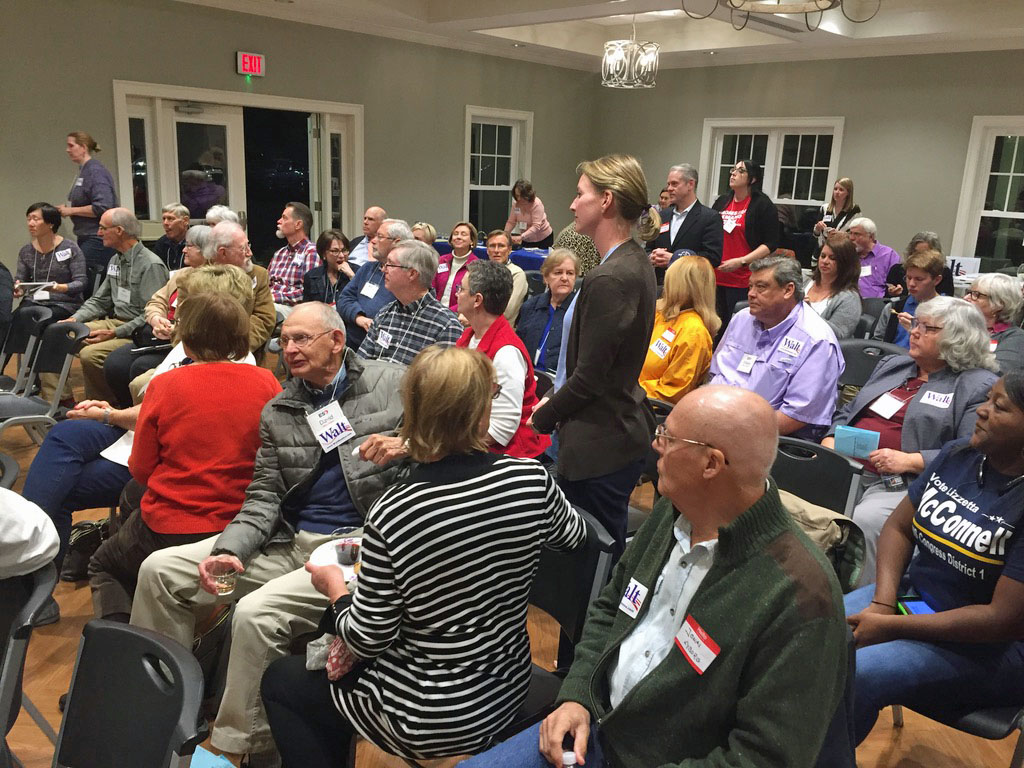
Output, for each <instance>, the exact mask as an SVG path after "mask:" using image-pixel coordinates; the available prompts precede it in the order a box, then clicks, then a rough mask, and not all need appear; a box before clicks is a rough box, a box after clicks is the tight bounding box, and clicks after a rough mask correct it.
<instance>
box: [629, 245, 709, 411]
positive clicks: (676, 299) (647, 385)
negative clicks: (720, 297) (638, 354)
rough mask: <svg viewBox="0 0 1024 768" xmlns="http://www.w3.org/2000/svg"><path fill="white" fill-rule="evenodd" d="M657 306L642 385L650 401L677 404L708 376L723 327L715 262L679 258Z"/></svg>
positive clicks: (670, 269)
mask: <svg viewBox="0 0 1024 768" xmlns="http://www.w3.org/2000/svg"><path fill="white" fill-rule="evenodd" d="M657 307H658V309H657V312H656V313H655V316H654V330H653V331H652V332H651V346H650V347H649V348H648V350H647V359H646V360H644V367H643V369H642V370H641V371H640V386H641V387H643V388H644V390H645V391H646V392H647V396H648V397H652V398H654V399H656V400H664V401H665V402H668V403H675V402H678V401H679V399H680V398H681V397H682V396H683V395H685V394H686V393H687V392H689V391H690V390H691V389H696V388H697V387H698V386H699V385H700V384H701V382H703V381H704V378H705V377H706V376H707V375H708V369H709V368H710V367H711V339H712V338H713V337H714V335H715V334H716V333H718V329H719V327H720V326H721V325H722V321H721V320H720V319H719V317H718V315H717V314H716V313H715V270H714V269H713V268H712V266H711V263H710V262H709V261H708V260H707V259H705V258H704V257H703V256H695V255H689V256H683V257H682V258H680V259H676V260H675V261H674V262H673V263H672V265H671V266H669V268H668V270H667V271H666V272H665V286H664V292H663V293H662V295H661V298H660V299H658V305H657Z"/></svg>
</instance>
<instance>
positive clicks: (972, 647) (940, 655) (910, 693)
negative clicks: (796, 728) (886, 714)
mask: <svg viewBox="0 0 1024 768" xmlns="http://www.w3.org/2000/svg"><path fill="white" fill-rule="evenodd" d="M874 594H875V586H874V585H873V584H872V585H869V586H866V587H862V588H861V589H858V590H856V591H854V592H851V593H850V594H848V595H846V597H845V599H844V600H845V603H846V615H847V616H849V615H851V614H854V613H859V612H860V611H862V610H864V609H865V608H867V606H868V605H869V604H870V602H871V599H872V598H873V597H874ZM908 620H909V619H908ZM1022 645H1024V644H1022V643H992V644H981V643H976V644H975V643H926V642H923V641H920V640H892V641H890V642H888V643H879V644H878V645H871V646H868V647H867V648H858V649H857V676H856V691H855V693H854V729H855V732H856V739H857V743H858V744H860V743H861V742H862V741H863V740H864V739H865V737H867V735H868V734H869V733H870V732H871V729H872V728H873V727H874V725H875V721H876V720H877V719H878V713H879V712H881V711H882V710H883V709H884V708H885V707H887V706H890V705H892V704H901V705H903V706H905V707H909V708H910V709H912V710H914V711H915V712H920V713H921V714H923V715H926V716H928V717H931V718H933V719H936V720H939V721H941V722H949V721H950V720H951V719H953V718H955V717H956V716H957V715H960V714H965V713H967V712H970V711H972V710H975V709H980V708H983V707H1002V706H1014V705H1017V706H1019V705H1021V704H1022V703H1024V657H1022V653H1021V651H1022ZM954 701H955V705H954Z"/></svg>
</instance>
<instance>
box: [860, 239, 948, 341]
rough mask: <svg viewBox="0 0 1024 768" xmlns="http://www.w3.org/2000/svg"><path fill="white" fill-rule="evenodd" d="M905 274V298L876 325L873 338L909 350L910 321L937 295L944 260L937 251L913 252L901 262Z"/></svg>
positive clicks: (943, 268) (944, 264)
mask: <svg viewBox="0 0 1024 768" xmlns="http://www.w3.org/2000/svg"><path fill="white" fill-rule="evenodd" d="M904 267H905V268H906V273H907V295H906V296H904V297H903V298H902V299H901V300H900V301H899V302H898V303H897V304H896V306H895V307H894V308H892V310H889V314H888V316H887V317H886V316H883V317H882V320H884V321H885V322H881V321H879V323H878V325H877V326H875V334H874V336H875V338H876V339H879V340H881V341H888V342H890V343H892V344H896V345H898V346H901V347H904V348H905V349H910V321H911V320H912V319H913V318H914V313H915V312H917V308H918V307H919V306H921V305H922V304H924V303H925V302H926V301H931V300H932V299H934V298H935V297H936V296H938V295H939V294H938V289H939V283H941V282H942V275H943V270H945V268H946V257H945V256H943V255H942V254H941V253H939V252H938V251H915V252H914V253H912V254H910V255H909V256H908V257H907V260H906V262H905V263H904Z"/></svg>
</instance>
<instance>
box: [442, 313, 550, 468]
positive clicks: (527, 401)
mask: <svg viewBox="0 0 1024 768" xmlns="http://www.w3.org/2000/svg"><path fill="white" fill-rule="evenodd" d="M471 338H473V329H472V328H467V329H466V330H465V331H464V332H463V334H462V336H461V337H460V338H459V340H458V342H456V344H455V346H457V347H469V340H470V339H471ZM509 345H511V346H513V347H515V348H516V349H518V350H519V354H520V355H522V356H523V360H525V361H526V382H525V383H526V386H525V387H524V389H523V412H522V415H521V416H520V417H519V428H518V429H517V430H516V432H515V434H514V435H512V440H511V441H510V442H509V444H508V445H492V446H491V453H502V454H505V455H506V456H512V457H514V458H517V459H533V458H536V457H537V456H540V454H542V453H543V452H544V451H545V450H547V448H548V446H549V445H551V438H550V437H548V436H547V435H538V434H537V433H536V432H534V431H533V428H532V427H528V426H527V425H526V420H527V419H528V418H530V414H532V413H533V408H534V406H536V405H537V382H536V380H535V379H534V378H533V363H531V362H530V355H529V353H527V351H526V347H525V346H524V345H523V342H522V340H521V339H520V338H519V337H518V336H517V335H516V332H515V331H513V330H512V326H511V325H509V324H508V320H506V319H505V316H504V315H498V319H497V320H495V321H494V323H493V324H492V325H491V327H490V328H488V329H487V333H485V334H484V337H483V338H482V339H480V344H479V345H478V346H477V349H478V350H479V351H481V352H483V353H484V354H485V355H487V357H488V358H490V359H491V361H493V360H494V356H495V355H496V354H497V353H498V350H499V349H501V348H502V347H507V346H509Z"/></svg>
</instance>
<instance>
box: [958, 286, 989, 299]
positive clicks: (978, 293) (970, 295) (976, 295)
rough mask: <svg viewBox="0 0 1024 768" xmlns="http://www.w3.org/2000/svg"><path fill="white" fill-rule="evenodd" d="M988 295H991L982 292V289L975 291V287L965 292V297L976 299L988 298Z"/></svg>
mask: <svg viewBox="0 0 1024 768" xmlns="http://www.w3.org/2000/svg"><path fill="white" fill-rule="evenodd" d="M988 297H989V296H988V294H987V293H982V292H981V291H975V290H973V289H971V290H969V291H967V292H966V293H964V298H965V299H974V300H975V301H977V300H978V299H987V298H988Z"/></svg>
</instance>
